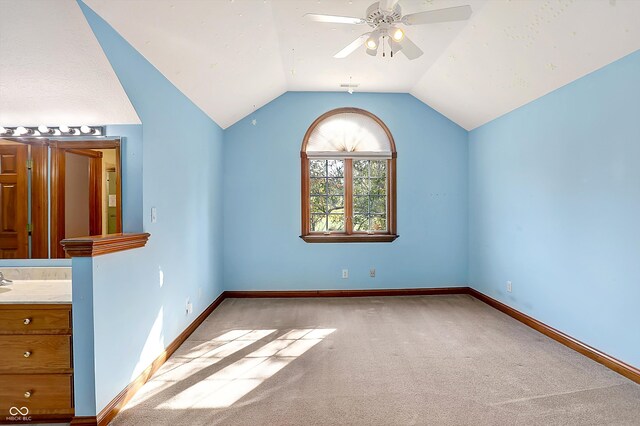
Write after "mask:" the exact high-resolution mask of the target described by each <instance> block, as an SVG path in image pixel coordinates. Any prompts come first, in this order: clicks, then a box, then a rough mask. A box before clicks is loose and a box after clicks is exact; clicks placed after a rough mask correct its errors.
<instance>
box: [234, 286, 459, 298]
mask: <svg viewBox="0 0 640 426" xmlns="http://www.w3.org/2000/svg"><path fill="white" fill-rule="evenodd" d="M438 294H469V287H440V288H394V289H364V290H356V289H354V290H282V291H225V292H224V296H225V298H228V299H262V298H291V297H297V298H300V297H375V296H434V295H438Z"/></svg>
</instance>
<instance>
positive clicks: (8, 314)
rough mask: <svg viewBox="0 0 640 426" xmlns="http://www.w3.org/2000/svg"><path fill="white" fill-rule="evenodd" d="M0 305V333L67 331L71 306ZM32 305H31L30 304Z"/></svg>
mask: <svg viewBox="0 0 640 426" xmlns="http://www.w3.org/2000/svg"><path fill="white" fill-rule="evenodd" d="M14 306H15V305H11V307H7V306H1V305H0V334H27V333H69V332H70V331H71V307H68V308H67V307H65V308H62V309H60V308H58V309H47V308H43V307H38V306H35V307H34V308H33V309H31V307H30V308H19V309H13V307H14ZM30 306H33V305H30Z"/></svg>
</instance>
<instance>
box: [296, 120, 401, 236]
mask: <svg viewBox="0 0 640 426" xmlns="http://www.w3.org/2000/svg"><path fill="white" fill-rule="evenodd" d="M344 113H353V114H362V115H366V116H367V117H370V118H372V119H373V120H374V121H375V122H376V123H377V124H378V125H379V126H380V127H381V128H382V129H383V130H384V132H385V134H386V135H387V138H388V139H389V145H390V148H391V158H388V159H387V230H386V231H385V232H374V233H365V232H354V231H353V217H352V216H353V177H352V174H353V168H352V163H353V158H349V156H347V155H345V157H343V158H340V157H335V158H332V159H335V160H338V159H340V160H343V161H344V202H345V209H344V215H345V232H331V233H328V234H325V233H320V232H312V231H311V212H310V203H311V198H310V179H309V157H308V155H307V144H308V143H309V138H310V136H311V134H312V132H313V130H314V129H315V128H316V126H318V124H320V123H321V122H322V121H324V120H326V119H327V118H329V117H331V116H333V115H336V114H344ZM396 158H397V153H396V144H395V141H394V140H393V136H392V135H391V132H390V131H389V128H388V127H387V126H386V125H385V124H384V122H383V121H382V120H380V118H378V117H377V116H375V115H374V114H372V113H370V112H369V111H366V110H363V109H360V108H352V107H345V108H337V109H334V110H331V111H328V112H326V113H324V114H322V115H321V116H320V117H318V118H317V119H316V120H315V121H314V122H313V123H312V124H311V126H310V127H309V129H307V132H306V133H305V135H304V139H303V141H302V148H301V149H300V160H301V201H302V206H301V207H302V209H301V211H302V224H301V225H302V233H301V235H300V238H302V239H303V240H304V241H305V242H307V243H390V242H393V241H395V239H396V238H398V234H397V210H396V204H397V195H396V194H397V192H396ZM318 159H320V158H318ZM363 159H365V158H363Z"/></svg>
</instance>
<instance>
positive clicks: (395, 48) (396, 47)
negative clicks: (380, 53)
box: [387, 37, 402, 56]
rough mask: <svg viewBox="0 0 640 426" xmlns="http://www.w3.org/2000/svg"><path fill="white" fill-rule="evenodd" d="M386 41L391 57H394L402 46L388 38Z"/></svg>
mask: <svg viewBox="0 0 640 426" xmlns="http://www.w3.org/2000/svg"><path fill="white" fill-rule="evenodd" d="M387 40H389V48H390V49H391V56H393V55H395V54H396V53H398V52H399V51H401V50H402V45H401V44H400V43H398V42H397V41H395V40H394V39H392V38H391V37H388V38H387Z"/></svg>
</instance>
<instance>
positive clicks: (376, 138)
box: [300, 108, 398, 243]
mask: <svg viewBox="0 0 640 426" xmlns="http://www.w3.org/2000/svg"><path fill="white" fill-rule="evenodd" d="M300 157H301V160H302V235H301V236H300V237H301V238H302V239H303V240H305V241H306V242H308V243H313V242H322V243H326V242H391V241H393V240H395V239H396V238H398V236H397V235H396V146H395V143H394V141H393V137H392V136H391V132H390V131H389V129H388V128H387V126H385V124H384V123H383V122H382V121H381V120H380V119H379V118H378V117H376V116H375V115H373V114H371V113H370V112H368V111H365V110H362V109H358V108H338V109H334V110H332V111H329V112H327V113H325V114H323V115H322V116H320V117H318V119H316V121H314V122H313V124H311V127H309V130H307V133H306V134H305V135H304V140H303V141H302V149H301V151H300Z"/></svg>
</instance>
